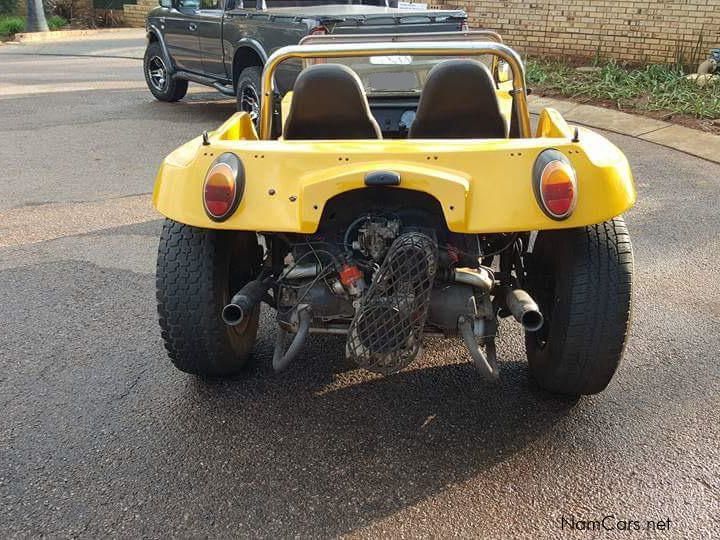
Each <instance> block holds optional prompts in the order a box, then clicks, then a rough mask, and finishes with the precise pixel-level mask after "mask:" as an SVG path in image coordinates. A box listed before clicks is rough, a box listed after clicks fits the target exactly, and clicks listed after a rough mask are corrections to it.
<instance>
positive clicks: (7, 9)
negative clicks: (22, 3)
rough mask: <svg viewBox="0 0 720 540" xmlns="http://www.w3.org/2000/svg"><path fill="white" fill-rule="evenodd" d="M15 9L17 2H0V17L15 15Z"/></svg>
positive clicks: (7, 0)
mask: <svg viewBox="0 0 720 540" xmlns="http://www.w3.org/2000/svg"><path fill="white" fill-rule="evenodd" d="M15 8H17V0H0V15H10V14H12V13H15Z"/></svg>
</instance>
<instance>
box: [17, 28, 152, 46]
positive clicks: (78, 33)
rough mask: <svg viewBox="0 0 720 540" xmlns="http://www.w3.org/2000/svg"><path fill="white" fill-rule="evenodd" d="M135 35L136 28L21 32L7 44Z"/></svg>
mask: <svg viewBox="0 0 720 540" xmlns="http://www.w3.org/2000/svg"><path fill="white" fill-rule="evenodd" d="M133 30H134V31H135V32H136V33H137V32H138V31H140V30H138V29H137V28H135V29H133V28H88V29H86V30H53V31H50V32H23V33H20V34H15V39H14V41H12V42H9V43H13V42H14V43H44V42H46V41H67V40H72V39H79V38H85V37H92V36H103V35H105V34H110V37H112V35H113V34H118V33H122V32H126V33H127V32H132V31H133Z"/></svg>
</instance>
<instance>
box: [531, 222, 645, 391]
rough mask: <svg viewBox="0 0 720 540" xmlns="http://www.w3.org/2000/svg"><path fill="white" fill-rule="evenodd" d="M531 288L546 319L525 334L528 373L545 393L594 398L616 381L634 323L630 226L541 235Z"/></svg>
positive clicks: (533, 259)
mask: <svg viewBox="0 0 720 540" xmlns="http://www.w3.org/2000/svg"><path fill="white" fill-rule="evenodd" d="M526 267H527V274H528V277H527V283H526V287H527V289H528V291H529V292H530V294H531V295H532V296H533V297H534V298H535V300H536V301H537V303H538V305H539V306H540V310H541V311H542V313H543V315H544V316H545V324H544V325H543V327H542V328H541V329H540V330H539V331H538V332H526V334H525V346H526V350H527V356H528V362H529V365H530V373H531V375H532V377H533V378H534V379H535V380H536V381H537V383H538V384H539V386H541V387H542V388H543V389H545V390H549V391H551V392H555V393H558V394H564V395H569V396H579V395H583V394H596V393H598V392H601V391H602V390H604V389H605V387H606V386H607V385H608V384H609V383H610V380H611V379H612V377H613V375H614V374H615V371H616V369H617V367H618V365H619V363H620V359H621V357H622V354H623V351H624V348H625V341H626V337H627V333H628V329H629V324H630V308H631V285H632V269H633V253H632V245H631V243H630V235H629V234H628V230H627V227H626V226H625V221H624V220H623V218H622V217H617V218H614V219H612V220H610V221H606V222H605V223H600V224H599V225H592V226H589V227H583V228H578V229H567V230H558V231H542V232H540V233H539V234H538V237H537V239H536V241H535V246H534V248H533V253H531V254H530V255H528V261H527V264H526Z"/></svg>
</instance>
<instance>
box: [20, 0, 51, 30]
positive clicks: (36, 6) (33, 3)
mask: <svg viewBox="0 0 720 540" xmlns="http://www.w3.org/2000/svg"><path fill="white" fill-rule="evenodd" d="M25 30H26V31H27V32H47V31H48V30H49V28H48V24H47V21H46V20H45V9H44V8H43V2H42V0H27V23H26V24H25Z"/></svg>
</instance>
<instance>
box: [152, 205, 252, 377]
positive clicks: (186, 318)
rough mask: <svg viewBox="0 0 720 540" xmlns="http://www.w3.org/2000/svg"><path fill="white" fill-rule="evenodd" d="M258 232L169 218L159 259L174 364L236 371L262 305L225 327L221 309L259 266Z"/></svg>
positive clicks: (219, 373)
mask: <svg viewBox="0 0 720 540" xmlns="http://www.w3.org/2000/svg"><path fill="white" fill-rule="evenodd" d="M260 264H261V263H260V248H259V246H258V243H257V237H256V235H255V233H251V232H244V231H242V232H237V231H218V230H212V229H200V228H197V227H191V226H189V225H184V224H182V223H177V222H175V221H172V220H169V219H168V220H165V225H164V226H163V231H162V235H161V236H160V245H159V248H158V260H157V277H156V286H157V302H158V314H159V317H160V328H161V330H162V337H163V340H164V341H165V348H166V349H167V351H168V355H169V356H170V359H171V360H172V362H173V364H174V365H175V367H177V368H178V369H179V370H181V371H185V372H186V373H192V374H195V375H200V376H209V377H225V376H232V375H236V374H238V373H239V372H240V371H241V370H242V369H243V367H244V366H245V365H246V364H247V362H248V360H249V358H250V355H251V352H252V349H253V346H254V344H255V338H256V336H257V330H258V322H259V318H260V308H259V307H258V308H257V309H256V310H255V311H254V312H253V314H252V315H251V316H250V317H249V318H248V319H247V321H246V322H244V323H243V324H241V325H238V326H235V327H230V326H227V325H226V324H225V323H224V322H223V321H222V318H221V316H220V314H221V312H222V308H223V307H224V306H225V305H226V304H227V303H228V301H229V300H230V298H231V296H232V295H233V294H234V293H236V292H237V291H238V290H240V289H241V288H242V287H243V285H245V284H246V283H247V282H248V281H250V280H252V279H253V278H254V277H256V276H257V274H258V272H259V270H260Z"/></svg>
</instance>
